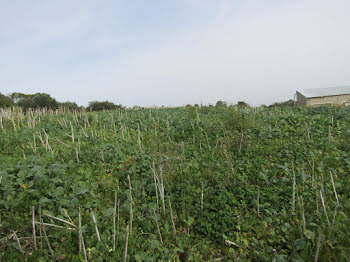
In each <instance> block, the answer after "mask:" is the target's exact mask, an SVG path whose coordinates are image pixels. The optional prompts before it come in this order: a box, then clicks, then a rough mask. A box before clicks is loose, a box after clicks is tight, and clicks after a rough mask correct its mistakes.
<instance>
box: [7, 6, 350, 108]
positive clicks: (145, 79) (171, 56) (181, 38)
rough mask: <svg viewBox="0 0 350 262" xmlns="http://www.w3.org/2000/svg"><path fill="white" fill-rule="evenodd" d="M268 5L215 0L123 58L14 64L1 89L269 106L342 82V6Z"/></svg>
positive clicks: (345, 74) (348, 40)
mask: <svg viewBox="0 0 350 262" xmlns="http://www.w3.org/2000/svg"><path fill="white" fill-rule="evenodd" d="M273 2H274V1H271V2H269V4H270V6H268V7H264V6H261V4H260V6H261V10H260V9H259V8H258V6H259V2H257V1H247V4H237V2H233V1H232V2H231V1H222V2H221V4H222V5H221V6H218V8H217V9H216V11H215V13H214V14H213V16H212V19H211V20H210V21H209V20H207V22H206V23H205V22H203V23H201V24H196V25H195V26H192V27H188V28H187V29H186V28H183V30H181V31H176V33H174V34H167V36H166V37H163V38H162V40H161V41H156V42H153V43H152V45H147V46H143V44H142V43H138V45H136V48H133V49H132V50H128V52H126V54H125V55H121V54H117V55H115V54H114V55H111V56H110V57H108V56H107V57H104V59H103V60H101V61H99V62H98V63H92V64H89V65H85V66H84V65H82V66H79V67H78V68H77V70H72V71H64V72H52V73H45V74H43V75H40V73H39V72H38V71H37V70H32V71H31V70H28V68H27V67H25V66H24V67H22V68H21V66H18V68H17V69H16V70H14V68H12V69H8V70H7V71H2V75H1V74H0V78H1V79H2V80H0V84H1V85H3V86H5V84H7V86H9V88H7V92H11V91H12V90H13V91H15V90H18V89H16V87H18V86H22V88H23V86H26V85H27V86H28V87H25V88H26V90H28V91H29V90H30V91H32V90H33V91H34V90H38V91H42V92H48V93H51V94H52V95H54V96H55V97H57V98H58V99H60V100H75V101H78V102H79V103H81V104H87V102H88V101H91V100H94V99H99V100H106V99H108V100H111V101H114V102H116V103H122V104H125V105H136V104H137V105H143V106H145V105H146V106H147V105H181V104H187V103H201V102H204V103H215V102H216V101H217V100H225V101H228V102H232V103H236V102H237V101H240V100H244V101H246V102H248V103H250V104H253V105H259V104H262V103H264V104H269V103H272V102H274V101H282V100H287V99H291V98H293V95H294V92H295V90H299V89H306V88H314V87H315V88H316V87H327V86H332V85H336V84H342V83H345V82H347V81H349V80H350V73H349V70H348V61H349V58H350V51H349V50H348V46H349V44H350V28H349V27H348V26H347V25H348V24H350V18H349V17H348V15H347V12H346V10H347V8H349V7H350V4H348V3H347V2H346V1H332V2H330V1H308V2H304V1H296V2H295V4H293V5H291V4H276V6H273V5H272V3H273ZM191 4H192V5H196V4H197V3H196V1H193V2H191ZM259 10H260V11H259ZM78 31H79V30H78ZM107 36H108V35H107ZM111 39H113V36H110V37H107V38H106V39H104V40H103V38H102V40H99V41H100V42H97V45H101V46H104V45H108V44H111V48H113V46H114V44H113V43H111V42H110V41H112V40H111ZM115 41H117V42H118V40H115ZM121 41H123V40H121ZM131 42H132V40H131ZM119 44H120V42H119ZM119 44H118V43H117V44H116V46H118V45H119ZM4 72H5V73H4ZM16 75H20V79H17V77H16Z"/></svg>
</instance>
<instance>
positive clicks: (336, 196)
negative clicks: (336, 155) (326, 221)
mask: <svg viewBox="0 0 350 262" xmlns="http://www.w3.org/2000/svg"><path fill="white" fill-rule="evenodd" d="M329 174H330V175H331V180H332V185H333V190H334V195H335V198H336V199H337V204H338V205H339V198H338V194H337V190H336V189H335V183H334V179H333V174H332V172H331V171H329Z"/></svg>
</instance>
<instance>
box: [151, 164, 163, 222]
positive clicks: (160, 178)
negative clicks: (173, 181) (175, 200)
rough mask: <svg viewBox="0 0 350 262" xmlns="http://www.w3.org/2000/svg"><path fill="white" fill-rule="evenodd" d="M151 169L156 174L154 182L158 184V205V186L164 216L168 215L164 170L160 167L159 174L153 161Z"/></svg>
mask: <svg viewBox="0 0 350 262" xmlns="http://www.w3.org/2000/svg"><path fill="white" fill-rule="evenodd" d="M151 169H152V172H153V175H154V184H155V186H156V196H157V205H158V204H159V203H158V193H157V188H158V191H159V195H160V199H161V201H162V209H163V214H164V216H166V213H165V194H164V180H163V172H162V169H161V168H160V169H159V171H160V172H159V175H158V174H157V171H156V168H155V164H154V162H153V167H151Z"/></svg>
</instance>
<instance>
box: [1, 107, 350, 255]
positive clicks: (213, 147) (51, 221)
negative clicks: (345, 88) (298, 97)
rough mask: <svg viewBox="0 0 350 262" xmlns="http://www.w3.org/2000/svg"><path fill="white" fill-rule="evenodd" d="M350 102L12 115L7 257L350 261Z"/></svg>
mask: <svg viewBox="0 0 350 262" xmlns="http://www.w3.org/2000/svg"><path fill="white" fill-rule="evenodd" d="M349 113H350V110H349V109H348V108H331V107H326V108H283V107H282V108H264V109H262V108H248V107H232V106H225V107H190V106H188V107H185V108H146V109H141V108H136V109H124V110H121V109H118V110H116V111H105V112H85V111H73V112H69V111H67V110H54V111H50V110H45V109H40V110H36V111H33V110H29V111H27V112H23V111H22V110H21V109H19V108H14V109H3V110H1V113H0V147H1V151H0V164H1V170H0V238H1V239H0V252H1V253H0V259H1V260H3V261H20V260H27V261H50V260H52V259H55V260H66V261H84V260H89V261H113V260H115V261H232V260H233V261H271V260H273V261H310V260H311V261H317V260H319V261H349V259H350V257H349V254H350V233H349V228H350V218H349V212H350V198H349V194H350V176H349V172H350V155H349V154H350V143H349V139H350V121H349V120H350V114H349Z"/></svg>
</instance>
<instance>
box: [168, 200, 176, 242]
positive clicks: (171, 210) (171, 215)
mask: <svg viewBox="0 0 350 262" xmlns="http://www.w3.org/2000/svg"><path fill="white" fill-rule="evenodd" d="M168 202H169V208H170V218H171V222H172V224H173V233H174V237H175V238H176V228H175V221H174V216H173V209H172V208H171V202H170V198H168Z"/></svg>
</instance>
